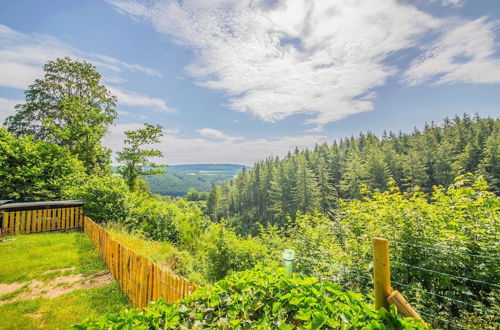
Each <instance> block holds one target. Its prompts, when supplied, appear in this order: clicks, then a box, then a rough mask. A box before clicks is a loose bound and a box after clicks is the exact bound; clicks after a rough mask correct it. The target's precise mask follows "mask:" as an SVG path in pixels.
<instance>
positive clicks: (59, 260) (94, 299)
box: [0, 232, 131, 329]
mask: <svg viewBox="0 0 500 330" xmlns="http://www.w3.org/2000/svg"><path fill="white" fill-rule="evenodd" d="M8 238H15V239H16V240H15V241H12V242H2V243H0V255H1V257H0V283H4V284H8V283H14V282H27V283H29V281H31V280H41V281H45V282H47V281H49V280H51V279H54V278H56V277H58V276H62V275H69V274H84V275H92V274H96V273H100V272H102V271H106V270H107V268H106V265H105V264H104V262H103V261H102V259H101V257H100V256H99V253H98V251H97V250H96V249H95V248H94V246H93V245H92V242H91V241H90V240H89V239H88V238H87V236H86V235H85V234H84V233H80V232H74V233H48V234H30V235H17V236H10V237H8ZM61 269H68V270H64V271H54V270H61ZM26 290H27V287H26V286H25V287H23V288H21V289H19V290H17V292H14V293H11V294H8V295H4V296H2V297H0V300H7V299H11V298H13V296H16V295H17V294H19V293H22V292H25V291H26ZM128 307H131V306H130V304H129V302H128V299H127V297H126V296H125V295H124V294H123V293H122V292H121V291H120V288H119V285H118V284H117V283H116V282H114V283H112V284H107V285H105V286H101V287H97V288H91V289H77V290H75V291H72V292H69V293H66V294H62V295H60V296H58V297H56V298H54V299H49V298H43V297H38V298H34V299H30V300H21V301H15V302H11V303H6V304H3V305H0V329H39V328H45V329H67V328H68V327H69V326H71V325H73V324H75V323H79V322H81V321H83V320H85V319H87V318H93V319H94V318H97V317H99V316H100V315H103V314H107V313H115V312H118V311H119V310H121V309H123V308H128Z"/></svg>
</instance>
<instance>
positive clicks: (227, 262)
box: [197, 223, 267, 282]
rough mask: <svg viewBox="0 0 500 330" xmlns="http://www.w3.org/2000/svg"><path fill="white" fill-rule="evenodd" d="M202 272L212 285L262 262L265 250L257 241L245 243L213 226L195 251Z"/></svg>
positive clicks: (235, 235) (221, 224)
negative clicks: (201, 262)
mask: <svg viewBox="0 0 500 330" xmlns="http://www.w3.org/2000/svg"><path fill="white" fill-rule="evenodd" d="M197 252H198V254H197V257H198V260H203V261H204V263H203V264H202V265H201V266H202V267H203V270H202V272H203V273H204V274H205V276H206V278H207V280H209V281H211V282H214V281H218V280H220V279H222V278H224V277H225V276H226V275H228V274H231V273H233V272H238V271H242V270H247V269H250V268H253V267H254V266H255V265H257V264H259V263H263V262H264V258H266V256H267V254H266V248H265V247H264V246H263V245H262V244H260V243H259V242H258V241H257V240H256V239H253V238H251V237H249V238H247V239H244V238H241V237H240V236H238V235H237V234H236V233H235V232H234V230H233V229H232V228H228V227H226V226H225V224H223V223H212V224H211V225H210V226H209V227H208V228H207V229H206V230H205V232H204V234H203V237H202V242H201V243H200V246H199V248H198V251H197Z"/></svg>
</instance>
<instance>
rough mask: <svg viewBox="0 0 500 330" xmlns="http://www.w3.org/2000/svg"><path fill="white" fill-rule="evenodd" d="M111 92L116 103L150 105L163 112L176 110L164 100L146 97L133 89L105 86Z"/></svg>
mask: <svg viewBox="0 0 500 330" xmlns="http://www.w3.org/2000/svg"><path fill="white" fill-rule="evenodd" d="M107 88H108V89H109V91H110V92H111V94H113V95H114V96H116V97H117V98H118V103H119V104H123V105H128V106H132V107H150V108H153V109H155V110H156V111H159V112H163V113H175V112H176V110H175V109H173V108H171V107H169V106H168V105H167V104H166V103H165V101H164V100H162V99H159V98H154V97H148V96H145V95H142V94H139V93H136V92H134V91H129V90H123V89H121V88H118V87H116V86H109V85H108V86H107Z"/></svg>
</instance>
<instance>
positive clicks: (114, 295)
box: [0, 283, 130, 329]
mask: <svg viewBox="0 0 500 330" xmlns="http://www.w3.org/2000/svg"><path fill="white" fill-rule="evenodd" d="M127 307H130V305H129V303H128V300H127V297H126V296H125V295H124V294H123V293H122V292H121V291H120V288H119V286H118V284H117V283H113V284H108V285H106V286H103V287H100V288H93V289H87V290H86V289H80V290H75V291H73V292H70V293H67V294H64V295H61V296H59V297H57V298H54V299H45V298H37V299H32V300H24V301H17V302H13V303H10V304H5V305H2V306H0V329H39V328H41V327H43V328H45V329H67V328H69V327H70V326H71V325H73V324H75V323H80V322H82V321H84V320H85V319H87V318H92V319H94V318H98V317H99V316H101V315H103V314H107V313H117V312H119V311H120V310H121V309H123V308H127Z"/></svg>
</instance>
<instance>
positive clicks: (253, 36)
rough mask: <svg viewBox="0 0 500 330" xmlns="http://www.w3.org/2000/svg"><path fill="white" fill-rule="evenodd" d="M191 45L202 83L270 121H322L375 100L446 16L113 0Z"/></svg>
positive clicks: (359, 4)
mask: <svg viewBox="0 0 500 330" xmlns="http://www.w3.org/2000/svg"><path fill="white" fill-rule="evenodd" d="M108 2H110V3H111V4H113V5H114V6H115V7H116V8H118V9H119V10H120V11H121V12H125V13H128V14H130V15H132V16H133V17H135V18H143V19H145V20H147V21H148V22H150V23H151V24H152V25H153V26H154V27H155V28H156V29H157V30H158V31H159V32H160V33H164V34H167V35H169V36H170V37H171V38H172V39H173V40H175V41H176V42H178V43H180V44H182V45H185V46H187V47H190V48H191V49H193V51H194V53H195V54H196V55H197V59H196V61H195V62H193V63H192V64H191V65H189V66H188V67H187V70H188V72H189V73H190V74H191V75H192V76H194V77H196V78H197V80H198V83H199V84H201V85H203V86H206V87H209V88H213V89H219V90H223V91H225V92H226V93H227V94H228V95H229V97H230V98H229V106H230V107H231V108H232V109H234V110H237V111H243V112H249V113H252V114H254V115H255V116H257V117H259V118H261V119H263V120H265V121H276V120H280V119H283V118H285V117H287V116H290V115H293V114H300V113H308V114H315V115H316V116H315V118H313V119H311V120H309V121H308V123H312V124H316V125H319V126H321V125H324V124H326V123H328V122H331V121H335V120H339V119H342V118H344V117H346V116H348V115H351V114H355V113H359V112H363V111H368V110H371V109H372V108H373V103H372V100H371V97H369V96H366V95H367V94H369V92H370V90H371V89H372V88H374V87H377V86H380V85H382V84H384V82H385V80H386V79H387V78H388V77H389V76H390V75H392V74H393V73H394V71H395V70H394V68H391V67H389V66H387V65H384V64H383V61H384V59H386V58H387V56H388V55H389V54H391V53H393V52H395V51H397V50H400V49H404V48H408V47H412V46H415V43H416V40H417V37H419V36H420V35H421V34H422V33H424V32H426V31H428V30H429V29H431V28H437V27H439V26H440V24H441V21H440V20H437V19H435V18H433V17H431V16H430V15H428V14H425V13H423V12H421V11H418V10H417V9H416V8H414V7H412V6H408V5H403V4H400V3H399V2H398V1H396V0H391V1H389V0H377V1H375V0H372V1H351V0H344V1H335V2H334V1H331V0H318V1H314V2H313V1H307V0H300V1H299V0H294V1H276V2H269V1H255V0H241V1H232V0H216V1H205V0H185V1H182V2H180V1H164V0H156V1H152V2H148V3H147V4H144V3H143V2H138V1H133V0H121V1H118V0H108Z"/></svg>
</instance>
